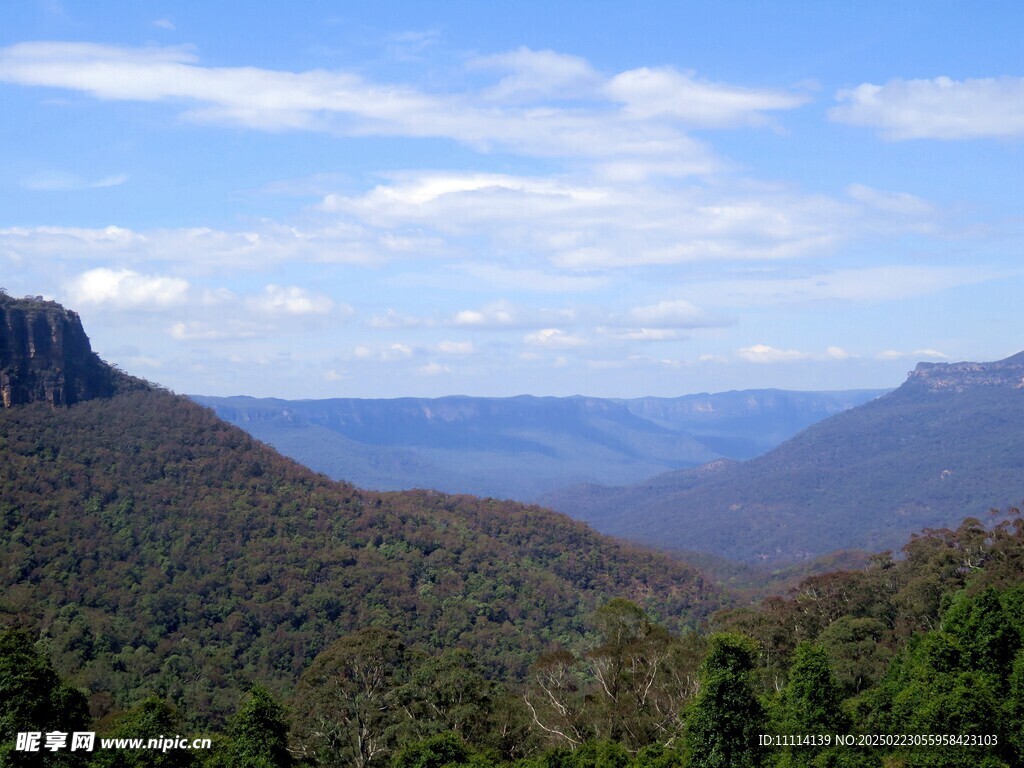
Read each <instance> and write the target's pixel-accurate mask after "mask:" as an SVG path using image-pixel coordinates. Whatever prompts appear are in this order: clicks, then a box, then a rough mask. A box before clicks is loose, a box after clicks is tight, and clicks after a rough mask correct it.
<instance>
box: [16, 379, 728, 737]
mask: <svg viewBox="0 0 1024 768" xmlns="http://www.w3.org/2000/svg"><path fill="white" fill-rule="evenodd" d="M2 363H3V360H0V364H2ZM0 562H2V564H3V568H2V569H0V595H2V597H0V623H5V624H7V623H12V622H20V623H23V624H26V625H28V626H30V627H31V628H33V629H34V630H36V631H41V632H42V633H43V635H44V640H45V644H46V645H47V646H48V651H49V654H50V656H51V658H53V659H54V661H55V663H56V665H57V667H58V668H59V670H60V671H61V672H62V673H63V674H70V675H71V676H72V680H73V681H74V683H75V684H76V685H79V686H81V687H84V688H85V689H87V690H88V691H89V692H90V694H91V696H92V705H93V708H94V712H95V713H96V714H103V713H104V712H106V711H108V710H109V709H111V708H112V707H119V706H126V705H130V704H133V703H137V702H138V701H139V700H141V699H142V698H143V697H145V696H146V695H147V694H152V693H155V694H157V695H160V696H161V697H166V698H169V699H171V700H172V701H174V702H176V703H177V704H178V705H179V707H180V708H181V709H182V711H184V712H188V713H195V714H197V715H199V716H204V715H209V716H213V717H217V716H219V715H222V714H223V713H224V712H225V711H227V710H229V709H230V708H232V707H233V706H234V704H235V702H236V701H237V700H238V696H239V694H240V692H241V691H243V690H245V689H246V688H247V687H248V685H249V684H250V683H251V682H252V681H254V680H260V681H263V682H265V683H268V684H269V685H270V686H271V687H272V688H273V689H275V690H277V691H278V692H284V691H285V690H287V689H288V688H289V687H290V686H291V685H292V683H293V682H294V680H295V679H296V677H297V675H298V674H299V673H300V672H301V670H302V669H303V668H304V666H305V665H306V664H308V663H309V662H310V661H311V660H312V659H313V658H314V657H315V656H316V654H317V653H318V652H319V651H320V650H322V649H323V648H324V647H325V646H326V645H327V644H329V643H330V642H331V641H332V640H334V639H336V638H337V637H339V636H340V635H341V634H343V633H345V632H349V631H352V630H354V629H356V628H359V627H365V626H368V625H376V626H383V627H389V628H393V629H396V630H398V631H400V632H401V633H403V635H404V636H406V637H407V638H408V639H409V640H412V641H416V642H419V643H422V644H424V645H426V646H428V647H431V648H446V647H454V646H458V647H463V648H467V649H469V650H470V651H472V652H473V653H474V655H475V656H476V657H477V658H478V659H480V660H481V661H482V662H483V663H484V664H485V665H486V667H487V668H488V669H489V670H491V671H492V672H493V673H495V674H502V675H506V674H511V675H513V676H515V675H517V674H520V673H522V672H523V670H524V669H525V667H526V665H527V664H528V663H529V660H530V658H531V654H533V653H535V652H536V651H538V650H539V649H541V648H543V647H545V646H546V645H547V644H549V643H552V642H555V641H557V640H558V639H559V638H560V637H562V636H563V635H565V634H567V633H574V632H579V631H581V628H582V627H583V626H584V622H585V617H586V616H587V615H588V614H589V612H591V611H593V610H594V609H595V608H596V607H597V606H598V605H600V604H601V603H602V602H604V601H606V600H608V599H609V598H610V597H611V596H623V597H627V598H630V599H633V600H636V601H637V602H639V603H641V604H643V605H645V606H646V607H647V608H648V609H649V610H651V611H652V612H653V613H654V614H655V615H657V616H660V617H663V618H664V619H665V620H666V621H668V622H671V623H673V624H675V625H679V624H685V623H689V622H694V621H696V620H698V619H699V618H700V617H701V616H704V615H706V614H707V613H708V612H709V611H711V610H713V609H715V608H716V607H717V606H718V605H720V599H719V595H718V593H717V592H716V591H715V590H714V589H713V588H711V587H709V586H708V585H706V584H705V583H704V581H703V580H702V578H701V576H700V574H699V573H697V572H696V571H695V570H694V569H692V568H689V567H687V566H684V565H681V564H679V563H677V562H673V561H671V560H669V559H666V558H664V557H661V556H658V555H655V554H651V553H649V552H644V551H640V550H637V549H635V548H632V547H630V546H628V545H624V544H621V543H619V542H616V541H613V540H611V539H608V538H606V537H604V536H601V535H599V534H596V533H594V532H593V531H592V530H590V529H589V528H587V527H586V526H584V525H583V524H581V523H578V522H574V521H572V520H570V519H568V518H566V517H564V516H562V515H559V514H556V513H553V512H550V511H547V510H542V509H540V508H537V507H526V506H522V505H518V504H512V503H501V502H495V501H482V500H479V499H475V498H470V497H454V496H446V495H443V494H439V493H436V492H419V493H393V494H381V493H373V492H364V491H359V490H357V489H356V488H354V487H353V486H350V485H346V484H340V483H335V482H332V481H330V480H328V479H327V478H325V477H323V476H320V475H316V474H314V473H313V472H311V471H309V470H308V469H306V468H304V467H301V466H299V465H297V464H295V463H294V462H292V461H290V460H287V459H284V458H283V457H281V456H280V455H279V454H277V453H275V452H274V451H273V450H271V449H270V448H268V447H266V446H264V445H262V444H259V443H257V442H256V441H254V440H253V439H252V438H251V437H249V436H248V435H247V434H245V433H244V432H243V431H241V430H240V429H238V428H236V427H233V426H231V425H229V424H226V423H224V422H223V421H221V420H219V419H218V418H216V416H215V415H214V414H213V413H212V412H211V411H209V410H207V409H205V408H202V407H200V406H198V405H196V404H194V403H192V402H190V401H188V400H187V399H185V398H183V397H177V396H174V395H171V394H169V393H167V392H163V391H160V390H158V389H153V388H149V389H139V390H137V391H131V392H126V393H123V394H118V395H114V396H112V397H98V398H93V399H89V400H85V401H83V402H79V403H77V404H75V405H73V406H71V407H55V406H54V405H53V404H51V403H50V402H47V401H46V400H45V399H44V400H40V401H37V402H33V403H28V404H25V405H20V406H15V407H11V408H6V409H0Z"/></svg>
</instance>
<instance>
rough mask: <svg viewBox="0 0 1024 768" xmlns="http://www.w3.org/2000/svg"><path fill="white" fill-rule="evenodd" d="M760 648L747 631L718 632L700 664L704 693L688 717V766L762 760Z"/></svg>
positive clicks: (733, 767)
mask: <svg viewBox="0 0 1024 768" xmlns="http://www.w3.org/2000/svg"><path fill="white" fill-rule="evenodd" d="M756 652H757V649H756V647H755V645H754V643H753V642H752V641H751V640H750V639H749V638H746V637H743V636H742V635H735V634H724V633H723V634H717V635H713V636H712V637H711V641H710V650H709V652H708V656H707V658H706V659H705V660H704V664H703V666H702V667H701V676H700V693H698V694H697V698H696V699H695V700H694V702H693V706H692V707H691V709H690V712H689V715H688V717H687V721H686V741H687V748H688V752H689V763H688V765H689V766H692V768H755V767H756V766H759V765H761V764H762V750H761V748H760V747H759V746H758V736H759V735H760V734H762V733H765V731H766V728H765V725H766V716H765V712H764V708H763V707H762V706H761V704H760V702H759V701H758V700H757V697H756V696H755V694H754V691H753V689H752V687H751V680H750V678H751V675H750V673H751V670H752V669H753V666H754V658H755V654H756Z"/></svg>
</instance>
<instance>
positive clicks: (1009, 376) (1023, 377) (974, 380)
mask: <svg viewBox="0 0 1024 768" xmlns="http://www.w3.org/2000/svg"><path fill="white" fill-rule="evenodd" d="M907 385H910V386H915V385H916V386H924V387H925V388H927V389H929V390H931V391H933V392H936V391H953V392H963V391H964V390H966V389H971V388H974V387H1004V388H1009V389H1024V352H1020V353H1018V354H1016V355H1014V356H1013V357H1008V358H1006V359H1005V360H997V361H995V362H992V363H918V364H917V368H916V369H914V371H912V372H911V374H910V377H909V379H908V380H907ZM904 386H906V385H904Z"/></svg>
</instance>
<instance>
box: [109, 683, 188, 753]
mask: <svg viewBox="0 0 1024 768" xmlns="http://www.w3.org/2000/svg"><path fill="white" fill-rule="evenodd" d="M183 726H184V723H183V722H182V719H181V717H180V715H179V714H178V712H177V711H176V710H175V709H174V708H173V707H171V706H170V705H169V704H167V702H165V701H162V700H160V699H158V698H155V697H153V698H149V699H146V700H145V701H143V702H142V703H141V704H139V705H138V706H137V707H134V708H133V709H131V710H130V711H128V712H126V713H124V714H122V715H120V716H119V717H117V718H116V719H115V721H114V722H113V723H112V724H111V727H110V728H109V729H104V730H101V731H100V733H99V734H98V736H97V743H98V742H99V739H100V738H101V737H108V738H113V739H145V740H149V739H159V738H161V737H169V738H174V737H177V736H182V735H183ZM196 754H197V753H193V752H191V751H189V750H187V749H171V750H168V751H166V752H164V751H160V750H155V749H106V750H104V749H99V748H98V747H97V751H96V752H94V755H95V756H94V757H93V759H92V762H91V763H90V768H193V767H194V766H196V765H197V764H198V760H197V758H196V756H195V755H196Z"/></svg>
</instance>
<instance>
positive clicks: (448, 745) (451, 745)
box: [391, 731, 470, 768]
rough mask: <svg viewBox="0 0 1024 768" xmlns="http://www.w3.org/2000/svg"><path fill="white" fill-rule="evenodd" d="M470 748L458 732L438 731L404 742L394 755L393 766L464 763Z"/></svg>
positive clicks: (436, 767) (435, 767) (420, 767)
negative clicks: (425, 737)
mask: <svg viewBox="0 0 1024 768" xmlns="http://www.w3.org/2000/svg"><path fill="white" fill-rule="evenodd" d="M469 758H470V750H469V748H468V747H467V746H466V743H465V742H464V741H463V740H462V739H461V738H460V737H459V735H458V734H456V733H452V732H450V731H449V732H445V733H439V734H437V735H435V736H431V737H429V738H427V739H423V740H422V741H415V742H412V743H411V744H406V745H405V746H404V747H402V748H401V749H400V750H399V751H398V753H397V754H396V755H395V758H394V760H392V762H391V765H392V766H393V768H445V767H446V766H453V765H465V764H466V763H467V762H468V761H469Z"/></svg>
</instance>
